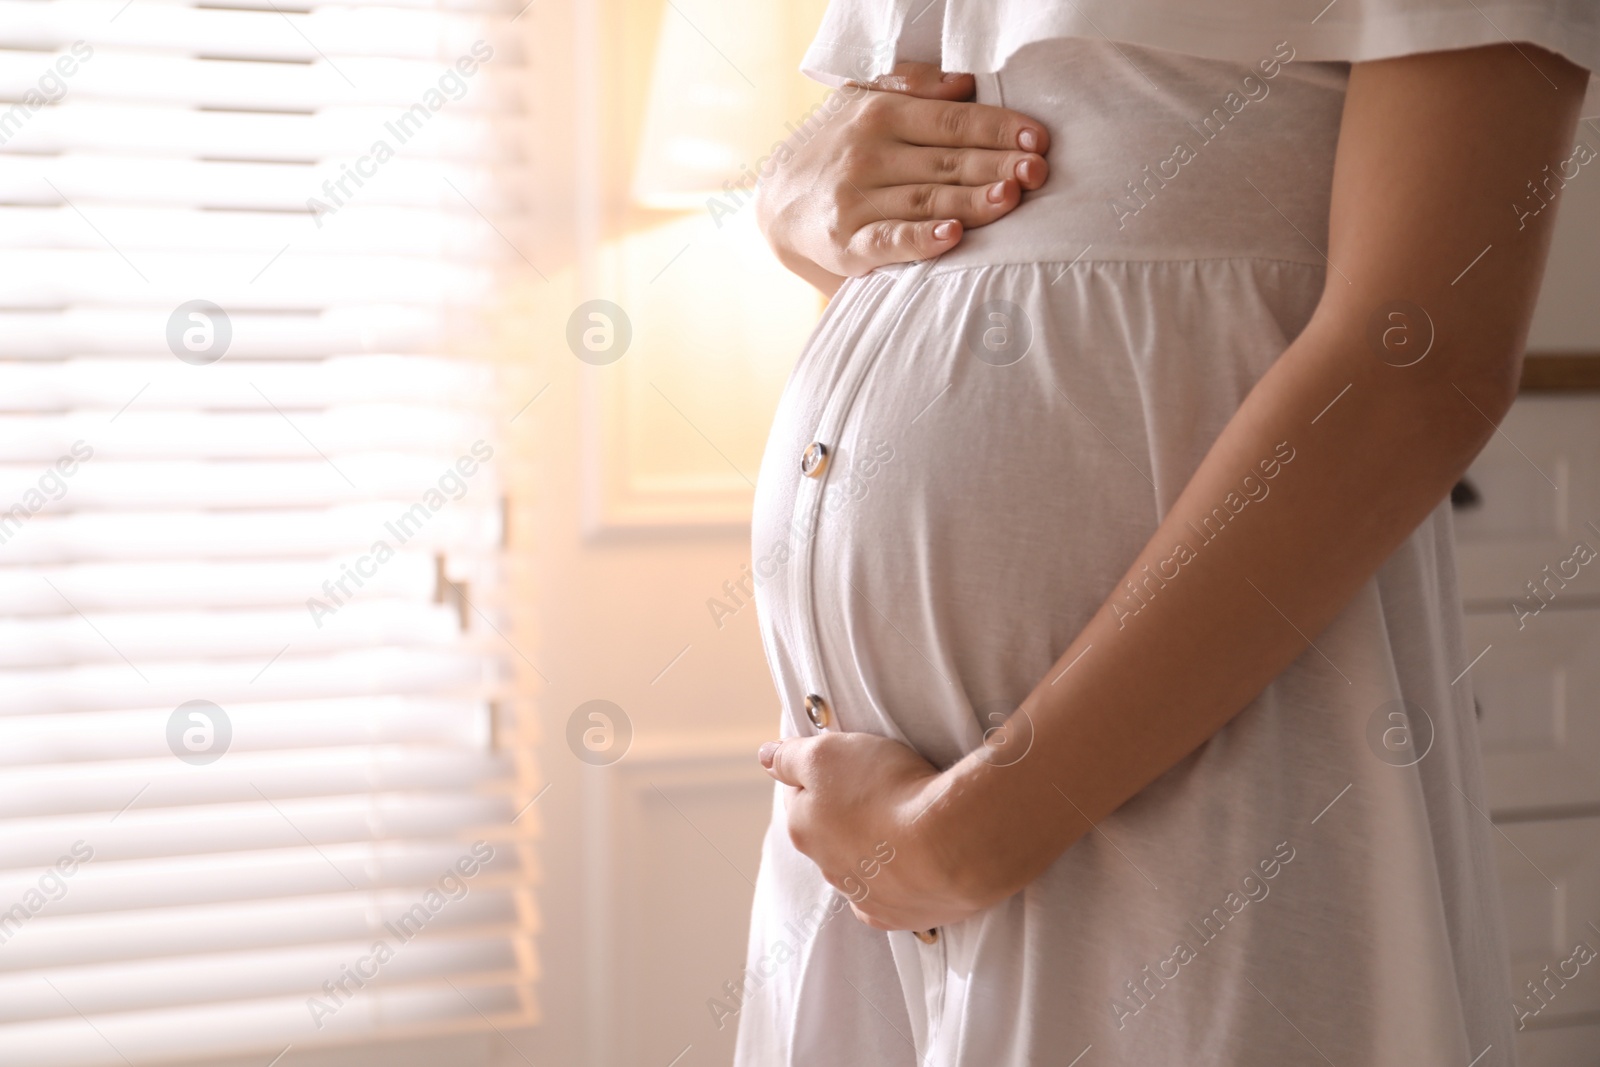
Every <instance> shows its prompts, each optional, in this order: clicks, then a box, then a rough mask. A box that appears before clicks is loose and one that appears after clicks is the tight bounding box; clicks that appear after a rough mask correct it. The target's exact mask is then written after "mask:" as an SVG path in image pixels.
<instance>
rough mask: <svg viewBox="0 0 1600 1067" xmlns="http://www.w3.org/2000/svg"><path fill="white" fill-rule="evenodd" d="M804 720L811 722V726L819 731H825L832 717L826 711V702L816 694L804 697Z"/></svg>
mask: <svg viewBox="0 0 1600 1067" xmlns="http://www.w3.org/2000/svg"><path fill="white" fill-rule="evenodd" d="M806 718H808V719H810V720H811V725H812V726H815V727H816V728H817V729H819V730H826V729H827V728H828V723H829V721H831V720H832V718H833V716H832V714H830V713H829V711H828V702H827V701H826V700H823V699H822V698H821V697H819V696H817V694H815V693H812V694H810V695H809V696H807V697H806Z"/></svg>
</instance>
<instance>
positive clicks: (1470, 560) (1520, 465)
mask: <svg viewBox="0 0 1600 1067" xmlns="http://www.w3.org/2000/svg"><path fill="white" fill-rule="evenodd" d="M1466 482H1467V483H1468V485H1470V486H1471V488H1472V489H1473V491H1474V492H1475V494H1476V496H1477V502H1476V503H1472V504H1465V505H1458V506H1457V507H1456V508H1455V509H1454V519H1455V522H1454V525H1455V531H1456V546H1457V560H1458V563H1459V566H1460V571H1461V582H1462V588H1461V595H1462V599H1463V600H1464V601H1466V602H1467V604H1468V606H1469V608H1470V607H1491V606H1492V607H1493V608H1495V609H1496V610H1506V611H1509V610H1510V608H1509V604H1510V602H1511V601H1512V600H1513V599H1516V600H1521V599H1523V598H1524V597H1527V596H1528V595H1529V591H1528V583H1529V582H1534V583H1536V584H1538V583H1541V582H1544V583H1547V584H1548V587H1549V588H1550V589H1551V590H1553V601H1552V602H1554V603H1559V602H1561V601H1563V600H1565V601H1568V602H1569V603H1572V602H1582V601H1583V600H1584V599H1585V598H1587V600H1588V602H1589V603H1590V604H1593V605H1596V606H1600V558H1596V559H1595V560H1594V561H1592V562H1590V563H1589V564H1587V565H1582V564H1578V563H1576V562H1573V556H1574V548H1575V546H1576V545H1577V543H1578V542H1579V541H1582V542H1584V543H1585V544H1586V545H1587V546H1588V548H1590V549H1592V550H1594V551H1595V552H1600V530H1596V529H1595V528H1594V527H1600V396H1596V395H1593V394H1576V395H1551V396H1541V395H1537V394H1528V395H1524V396H1523V397H1521V398H1519V399H1518V400H1517V402H1516V403H1515V404H1514V405H1512V408H1511V412H1510V414H1508V415H1507V416H1506V418H1505V421H1504V422H1503V423H1502V424H1501V426H1500V432H1498V433H1496V434H1495V435H1494V437H1492V438H1491V439H1490V441H1489V443H1488V444H1487V445H1485V446H1484V449H1483V451H1482V452H1481V453H1479V455H1478V458H1477V459H1476V460H1475V461H1474V462H1473V464H1472V467H1471V468H1470V469H1469V470H1468V471H1467V474H1466ZM1590 523H1593V527H1591V526H1590V525H1589V524H1590ZM1546 568H1549V570H1548V571H1547V570H1546ZM1563 568H1565V570H1566V573H1568V574H1575V577H1572V578H1562V577H1561V576H1560V572H1561V571H1562V569H1563ZM1552 574H1554V575H1556V578H1554V579H1552V577H1551V575H1552ZM1563 583H1564V584H1563ZM1531 603H1533V604H1537V601H1532V602H1531Z"/></svg>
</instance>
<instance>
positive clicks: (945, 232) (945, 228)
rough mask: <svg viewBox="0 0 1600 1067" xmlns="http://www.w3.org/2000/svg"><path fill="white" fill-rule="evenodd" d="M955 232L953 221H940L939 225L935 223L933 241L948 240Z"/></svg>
mask: <svg viewBox="0 0 1600 1067" xmlns="http://www.w3.org/2000/svg"><path fill="white" fill-rule="evenodd" d="M955 232H956V224H955V223H953V222H941V223H939V225H937V226H935V227H934V228H933V239H934V240H935V241H948V240H950V238H951V237H953V236H954V235H955Z"/></svg>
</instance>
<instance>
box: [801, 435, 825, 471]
mask: <svg viewBox="0 0 1600 1067" xmlns="http://www.w3.org/2000/svg"><path fill="white" fill-rule="evenodd" d="M827 467H828V446H827V445H825V444H823V443H822V442H821V441H812V442H811V443H810V444H809V445H806V450H805V451H804V452H802V453H801V454H800V473H801V474H804V475H805V476H806V477H807V478H820V477H822V472H823V471H824V470H826V469H827Z"/></svg>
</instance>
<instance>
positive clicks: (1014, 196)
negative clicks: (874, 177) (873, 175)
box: [863, 180, 1022, 227]
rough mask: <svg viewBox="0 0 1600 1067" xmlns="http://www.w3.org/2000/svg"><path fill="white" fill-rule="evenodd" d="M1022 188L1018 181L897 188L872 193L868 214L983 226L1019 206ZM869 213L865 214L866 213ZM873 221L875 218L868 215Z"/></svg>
mask: <svg viewBox="0 0 1600 1067" xmlns="http://www.w3.org/2000/svg"><path fill="white" fill-rule="evenodd" d="M1021 200H1022V189H1021V187H1019V186H1018V184H1017V183H1016V182H1015V181H1012V180H1006V181H998V182H992V183H990V184H988V185H939V184H936V183H931V182H930V183H924V184H921V185H896V186H893V187H891V188H888V189H879V190H878V191H877V192H875V193H873V194H872V199H871V201H870V203H869V205H868V207H867V211H870V212H872V214H874V215H877V216H879V217H880V218H884V217H887V218H890V219H906V220H908V221H911V222H916V221H919V220H921V219H957V220H959V221H960V222H961V224H962V225H963V226H969V227H970V226H983V225H986V224H988V223H991V222H993V221H994V220H995V219H997V218H999V217H1000V216H1001V215H1004V214H1005V213H1006V212H1008V211H1010V210H1011V209H1012V208H1014V207H1016V206H1017V204H1018V203H1020V202H1021ZM863 214H865V213H863ZM866 217H867V218H870V217H871V216H870V215H869V216H866Z"/></svg>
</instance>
